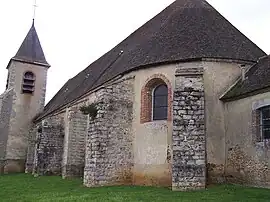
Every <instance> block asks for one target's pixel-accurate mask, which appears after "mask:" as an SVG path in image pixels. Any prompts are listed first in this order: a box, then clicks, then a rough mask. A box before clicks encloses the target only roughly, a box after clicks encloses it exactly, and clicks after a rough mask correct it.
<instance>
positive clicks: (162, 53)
mask: <svg viewBox="0 0 270 202" xmlns="http://www.w3.org/2000/svg"><path fill="white" fill-rule="evenodd" d="M120 53H121V54H120ZM264 55H265V53H264V52H263V51H262V50H261V49H260V48H259V47H258V46H256V45H255V44H254V43H253V42H252V41H250V40H249V39H248V38H247V37H246V36H245V35H243V34H242V33H241V32H240V31H239V30H238V29H236V28H235V27H234V26H233V25H232V24H231V23H230V22H229V21H227V20H226V19H225V18H224V17H223V16H222V15H221V14H220V13H218V12H217V11H216V10H215V9H214V8H213V7H212V6H211V5H210V4H209V3H207V2H206V1H205V0H176V1H175V2H173V3H172V4H171V5H169V6H168V7H167V8H165V9H164V10H163V11H162V12H161V13H159V14H158V15H156V16H155V17H154V18H153V19H151V20H149V21H148V22H147V23H145V24H144V25H143V26H142V27H140V28H139V29H137V30H136V31H135V32H133V33H132V34H131V35H130V36H128V37H127V38H126V39H124V40H123V41H122V42H121V43H119V44H118V45H117V46H115V47H114V48H113V49H111V50H110V51H109V52H107V53H106V54H104V55H103V56H102V57H100V58H99V59H98V60H96V61H95V62H93V63H92V64H90V65H89V66H88V67H87V68H86V69H84V70H83V71H82V72H80V73H79V74H77V75H76V76H75V77H73V78H72V79H70V80H69V81H68V82H67V83H66V84H65V85H64V86H63V87H62V88H61V89H60V90H59V91H58V93H57V94H56V95H55V96H54V97H53V99H52V100H51V101H50V102H49V103H48V104H47V105H46V107H45V108H44V111H43V113H42V114H41V115H40V116H39V118H42V117H44V116H46V115H48V114H50V113H52V112H54V111H55V110H57V109H59V108H60V107H62V106H64V105H66V104H68V103H70V102H72V101H74V100H76V99H79V98H80V97H81V96H83V95H84V94H85V93H87V92H89V91H91V90H93V89H95V88H97V87H98V86H101V85H102V84H104V83H105V82H107V81H109V80H111V79H113V78H115V77H117V76H119V75H123V74H125V73H128V72H130V71H134V70H137V69H139V68H146V67H148V66H154V65H157V64H165V63H174V62H180V61H192V60H202V59H203V58H219V59H236V60H242V61H251V62H255V61H257V60H258V58H259V57H261V56H264Z"/></svg>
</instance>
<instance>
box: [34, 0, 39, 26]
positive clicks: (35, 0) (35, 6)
mask: <svg viewBox="0 0 270 202" xmlns="http://www.w3.org/2000/svg"><path fill="white" fill-rule="evenodd" d="M33 7H34V13H33V21H34V20H35V17H36V9H37V7H38V6H37V0H34V5H33Z"/></svg>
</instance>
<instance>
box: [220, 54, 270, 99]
mask: <svg viewBox="0 0 270 202" xmlns="http://www.w3.org/2000/svg"><path fill="white" fill-rule="evenodd" d="M269 87H270V55H268V56H264V57H262V58H260V59H259V61H258V62H257V63H256V64H254V65H253V66H252V67H251V68H250V69H249V71H248V72H247V73H246V74H245V79H244V80H242V79H239V80H238V82H237V83H236V84H235V85H234V86H233V87H232V88H231V89H230V90H229V91H228V92H227V93H226V94H225V95H224V96H223V97H222V98H221V100H225V101H226V100H228V101H229V100H235V99H240V98H244V97H247V96H250V95H253V94H258V93H262V92H264V90H266V91H269Z"/></svg>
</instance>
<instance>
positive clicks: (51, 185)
mask: <svg viewBox="0 0 270 202" xmlns="http://www.w3.org/2000/svg"><path fill="white" fill-rule="evenodd" d="M0 201H1V202H5V201H14V202H17V201H25V202H31V201H65V202H66V201H105V202H106V201H135V202H136V201H147V202H151V201H162V202H167V201H182V202H190V201H192V202H193V201H198V202H199V201H215V202H216V201H217V202H219V201H223V202H232V201H237V202H241V201H243V202H249V201H254V202H260V201H265V202H270V190H269V189H258V188H248V187H241V186H235V185H221V186H215V187H211V188H209V189H207V190H204V191H196V192H172V191H171V190H169V189H166V188H156V187H138V186H126V187H125V186H118V187H102V188H85V187H83V186H82V182H81V180H62V179H61V178H60V177H55V176H51V177H37V178H35V177H33V176H31V175H25V174H18V175H4V176H0Z"/></svg>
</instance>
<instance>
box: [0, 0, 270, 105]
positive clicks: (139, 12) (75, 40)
mask: <svg viewBox="0 0 270 202" xmlns="http://www.w3.org/2000/svg"><path fill="white" fill-rule="evenodd" d="M33 2H34V0H1V1H0V27H1V30H0V94H1V93H2V92H3V91H4V90H5V85H6V77H7V70H6V66H7V64H8V62H9V60H10V58H11V57H13V56H14V55H15V54H16V52H17V50H18V48H19V47H20V45H21V43H22V41H23V39H24V37H25V36H26V34H27V32H28V30H29V28H30V26H31V23H32V16H33V6H32V5H33ZM172 2H173V0H136V1H135V0H113V1H112V0H102V1H101V0H37V4H38V7H37V11H36V21H35V22H36V23H35V25H36V29H37V32H38V35H39V38H40V41H41V44H42V47H43V50H44V52H45V55H46V59H47V61H48V62H49V63H50V64H51V68H50V69H49V74H48V84H47V97H46V102H48V101H49V100H50V99H51V98H52V97H53V96H54V94H55V93H56V92H57V91H58V90H59V89H60V88H61V87H62V85H63V84H64V83H65V82H66V81H67V80H68V79H69V78H71V77H73V76H75V75H76V74H77V73H78V72H79V71H81V70H83V69H84V68H86V67H87V66H88V65H89V64H90V63H92V62H93V61H94V60H96V59H97V58H99V57H100V56H101V55H103V54H104V53H105V52H107V51H109V50H110V49H111V48H113V47H114V46H115V45H117V44H118V43H119V42H121V41H122V40H123V39H124V38H126V37H127V36H128V35H129V34H130V33H132V32H133V31H134V30H136V29H137V28H138V27H140V26H141V25H143V24H144V23H145V22H146V21H148V20H149V19H150V18H152V17H154V16H155V15H156V14H157V13H159V12H160V11H161V10H163V9H164V8H165V7H166V6H168V5H169V4H170V3H172ZM208 2H209V3H210V4H212V6H214V7H215V8H216V9H217V10H218V11H219V12H220V13H221V14H222V15H223V16H225V17H226V18H227V19H228V20H229V21H230V22H231V23H232V24H233V25H235V26H236V27H237V28H238V29H239V30H240V31H241V32H243V33H244V34H245V35H246V36H247V37H249V38H250V39H251V40H252V41H253V42H255V43H256V44H257V45H258V46H259V47H260V48H262V49H263V50H264V51H265V52H266V53H267V54H270V12H269V9H270V0H208Z"/></svg>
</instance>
